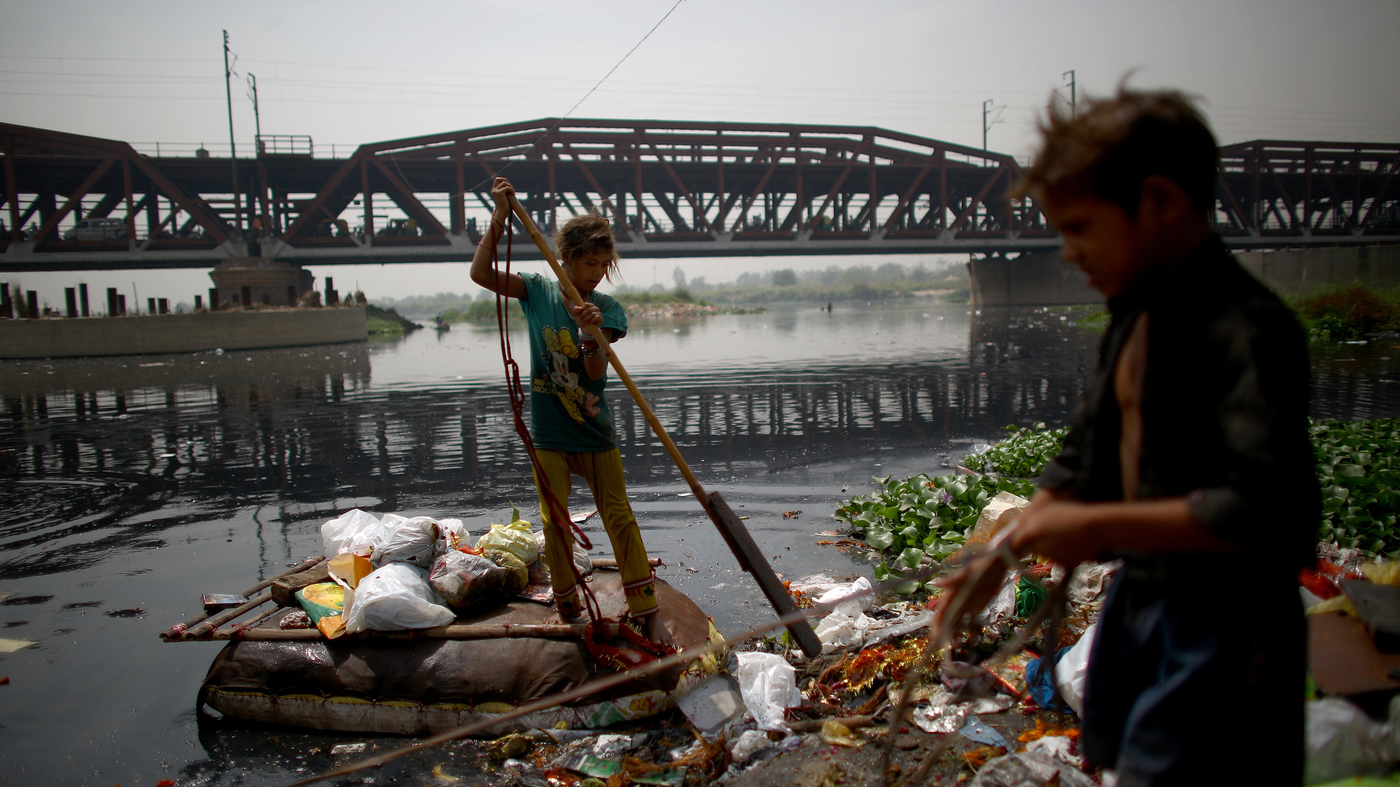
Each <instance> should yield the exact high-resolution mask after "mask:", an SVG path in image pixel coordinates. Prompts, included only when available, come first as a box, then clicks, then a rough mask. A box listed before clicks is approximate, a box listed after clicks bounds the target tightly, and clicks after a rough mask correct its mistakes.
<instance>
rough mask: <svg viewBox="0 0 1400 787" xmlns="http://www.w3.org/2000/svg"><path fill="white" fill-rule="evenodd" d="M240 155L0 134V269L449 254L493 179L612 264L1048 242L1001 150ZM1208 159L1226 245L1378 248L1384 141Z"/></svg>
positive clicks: (450, 149) (633, 132) (605, 129)
mask: <svg viewBox="0 0 1400 787" xmlns="http://www.w3.org/2000/svg"><path fill="white" fill-rule="evenodd" d="M259 152H260V155H258V156H257V157H256V158H248V159H238V160H236V161H235V160H230V159H227V158H211V157H209V156H207V155H200V156H195V157H189V156H185V157H148V156H144V155H141V154H139V153H137V152H136V151H135V150H134V149H133V148H132V147H131V146H130V145H128V144H126V143H124V142H116V141H112V140H104V139H98V138H94V137H82V136H78V135H73V134H64V133H60V132H54V131H47V130H43V129H34V128H27V127H24V126H15V125H11V124H3V123H0V153H2V154H3V160H4V172H5V191H4V194H3V203H0V217H3V218H4V220H5V221H6V226H5V230H4V232H3V233H0V244H3V246H2V247H0V248H3V255H0V268H7V269H10V270H40V269H45V268H58V269H62V268H69V269H72V268H122V267H129V268H137V267H141V268H153V267H195V266H206V265H209V264H211V262H217V261H218V260H220V259H224V258H228V257H247V256H261V257H266V258H273V259H278V260H282V261H286V262H298V263H305V262H315V261H320V262H344V263H352V262H366V263H375V262H378V263H383V262H417V261H454V260H455V261H461V260H466V259H469V258H470V256H471V254H472V252H473V250H474V247H475V243H476V241H477V240H478V239H479V238H480V233H479V232H478V227H485V226H486V221H487V216H489V214H490V210H491V207H492V204H493V203H492V200H491V197H490V194H489V189H490V185H491V180H492V178H493V177H494V176H496V175H504V176H506V177H508V178H510V180H511V182H512V183H513V184H514V186H515V188H516V191H517V194H518V195H519V197H520V199H521V202H522V203H523V204H524V205H525V207H526V209H527V210H529V211H530V212H531V214H532V215H533V217H534V219H535V221H536V223H537V224H538V225H539V226H540V227H541V228H542V229H544V230H545V231H546V232H548V231H549V230H550V229H552V228H554V227H557V226H559V225H560V224H562V223H563V222H564V221H565V220H567V218H568V217H569V216H571V215H574V214H577V213H580V212H583V211H590V210H591V211H597V212H599V213H602V214H604V215H606V216H608V217H609V218H610V219H611V220H612V223H613V226H614V231H615V233H616V234H617V236H618V239H619V241H620V248H619V251H621V252H622V253H623V254H624V255H625V256H632V257H679V256H715V255H746V256H749V255H752V256H759V255H775V254H851V253H889V252H899V253H906V252H921V253H922V252H977V253H1006V252H1022V251H1037V250H1048V249H1053V248H1055V247H1057V246H1058V244H1059V239H1058V236H1057V235H1056V233H1055V232H1054V230H1053V228H1051V227H1050V226H1049V225H1048V223H1047V222H1046V220H1045V218H1044V216H1043V215H1042V214H1041V212H1040V209H1039V206H1038V205H1037V204H1036V202H1035V201H1034V199H1032V198H1029V197H1028V198H1012V197H1010V196H1008V195H1009V193H1010V191H1011V188H1012V186H1013V185H1014V184H1015V183H1016V181H1017V180H1018V179H1019V178H1020V177H1021V175H1022V172H1021V168H1020V166H1019V165H1018V163H1017V162H1016V161H1015V160H1014V159H1012V158H1011V157H1010V156H1006V155H1003V154H999V153H991V152H987V151H983V150H978V149H975V148H968V147H964V146H960V145H954V144H951V143H946V142H940V141H938V140H933V139H927V138H923V137H916V136H912V135H908V134H901V133H898V132H892V131H887V130H883V129H878V128H871V127H857V126H807V125H760V124H740V123H677V122H661V121H623V120H570V121H558V120H551V119H545V120H538V121H530V122H525V123H515V124H509V125H503V126H493V127H488V128H481V129H472V130H466V131H458V132H451V133H445V134H435V135H430V136H424V137H416V138H412V139H404V140H394V141H388V142H380V143H374V144H369V145H363V146H361V147H360V148H358V149H357V150H356V151H355V153H354V154H353V155H352V156H350V157H349V158H348V159H335V158H316V157H314V156H313V155H312V152H313V151H312V146H311V144H310V141H309V140H306V144H305V145H304V146H298V147H297V148H296V149H290V148H289V149H288V150H287V151H283V150H281V148H279V147H278V146H275V145H267V146H260V151H259ZM1221 153H1222V159H1223V162H1224V167H1223V170H1222V176H1221V181H1220V183H1219V185H1218V189H1217V191H1218V197H1219V199H1218V202H1217V213H1216V224H1217V228H1218V229H1219V231H1220V232H1221V234H1223V235H1225V236H1226V238H1227V241H1228V242H1230V243H1231V245H1235V246H1239V247H1268V246H1297V245H1309V244H1317V245H1335V244H1338V243H1377V242H1400V223H1398V222H1397V218H1396V211H1397V205H1400V184H1397V183H1396V178H1395V176H1396V172H1397V170H1398V169H1400V146H1397V145H1356V144H1332V143H1278V142H1256V143H1248V144H1244V145H1235V146H1230V147H1226V148H1223V149H1222V150H1221ZM102 217H114V218H116V219H119V220H120V226H121V228H122V231H121V232H120V233H119V235H120V236H119V237H113V236H112V233H110V232H108V233H106V234H104V233H100V232H99V233H93V232H91V231H87V232H76V229H77V228H78V222H79V221H80V220H83V219H88V220H89V221H88V223H89V224H90V223H91V220H92V219H93V218H102ZM108 224H109V225H110V224H111V223H110V222H109V223H108ZM112 226H115V225H112ZM108 229H109V230H110V227H109V228H108ZM518 250H519V251H520V252H521V256H525V255H528V254H531V253H534V252H533V247H532V246H531V245H530V244H519V248H518Z"/></svg>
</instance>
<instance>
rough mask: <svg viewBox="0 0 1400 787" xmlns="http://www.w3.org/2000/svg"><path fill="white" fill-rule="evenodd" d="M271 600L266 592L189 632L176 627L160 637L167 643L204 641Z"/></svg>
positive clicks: (192, 628)
mask: <svg viewBox="0 0 1400 787" xmlns="http://www.w3.org/2000/svg"><path fill="white" fill-rule="evenodd" d="M271 600H272V593H270V592H266V591H264V592H262V593H259V594H258V595H256V596H254V597H252V598H250V599H248V603H247V604H244V605H243V606H241V607H235V608H233V609H230V610H225V611H223V612H220V613H219V614H217V615H215V616H214V617H212V618H209V619H208V620H205V621H203V622H201V623H198V624H196V625H194V626H191V627H190V628H189V629H188V630H179V631H177V630H176V627H172V628H171V629H170V630H169V631H165V632H162V633H161V635H160V637H161V639H163V640H165V641H166V642H181V641H188V640H192V639H203V638H204V637H205V636H207V635H209V634H213V633H214V631H215V630H217V629H218V628H219V626H222V625H223V624H225V623H227V622H229V621H230V620H234V619H237V618H240V617H242V616H244V615H246V614H248V613H249V612H252V611H253V610H254V609H257V608H258V607H260V606H262V605H263V604H266V603H267V602H269V601H271Z"/></svg>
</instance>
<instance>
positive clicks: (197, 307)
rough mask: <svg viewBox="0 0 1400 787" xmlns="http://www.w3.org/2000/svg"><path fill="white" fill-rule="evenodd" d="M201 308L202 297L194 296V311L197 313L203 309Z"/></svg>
mask: <svg viewBox="0 0 1400 787" xmlns="http://www.w3.org/2000/svg"><path fill="white" fill-rule="evenodd" d="M203 308H204V296H203V295H196V296H194V310H195V311H199V310H200V309H203Z"/></svg>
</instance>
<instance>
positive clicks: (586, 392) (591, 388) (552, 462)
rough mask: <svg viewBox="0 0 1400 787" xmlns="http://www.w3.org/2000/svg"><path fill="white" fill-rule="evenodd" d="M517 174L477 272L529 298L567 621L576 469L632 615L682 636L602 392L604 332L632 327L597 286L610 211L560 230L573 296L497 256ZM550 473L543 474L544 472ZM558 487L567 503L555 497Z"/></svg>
mask: <svg viewBox="0 0 1400 787" xmlns="http://www.w3.org/2000/svg"><path fill="white" fill-rule="evenodd" d="M514 193H515V189H514V188H512V187H511V185H510V181H508V180H506V179H505V178H499V177H498V178H496V180H495V182H494V183H493V185H492V187H491V196H492V197H494V198H495V200H496V209H495V211H494V213H493V214H492V216H491V226H490V227H488V228H487V230H486V232H485V234H484V236H483V237H482V239H481V242H480V243H478V244H477V249H476V255H475V256H474V257H472V267H471V277H472V281H474V282H476V283H477V284H479V285H481V286H482V287H485V288H486V289H488V290H491V291H492V292H495V293H499V294H501V295H505V296H508V297H511V298H516V299H518V300H519V301H520V306H521V308H522V309H523V310H524V312H525V318H526V321H527V323H528V326H529V332H530V383H529V386H530V438H531V440H532V441H533V442H534V444H535V453H536V456H537V458H538V460H539V466H538V467H537V468H536V470H535V486H536V488H537V489H538V491H539V496H540V518H541V519H542V520H543V522H544V534H545V562H546V563H547V564H548V565H549V574H550V580H551V582H552V583H553V587H554V607H555V610H556V611H557V612H558V614H559V618H560V619H561V620H562V621H565V622H567V621H572V620H574V619H576V618H577V617H578V616H579V615H580V614H582V613H583V609H584V607H583V602H582V599H581V597H580V595H579V588H578V585H577V577H576V573H575V570H574V567H573V537H572V535H571V534H570V532H569V522H568V520H567V519H565V520H563V521H559V520H558V517H557V516H556V511H557V512H558V514H559V515H564V514H567V506H568V500H569V492H570V490H571V489H572V485H573V476H575V475H577V476H581V477H582V478H583V480H584V482H585V483H587V484H588V488H589V490H590V491H592V493H593V500H594V502H595V503H596V504H597V506H598V514H599V515H600V517H601V518H602V520H603V527H604V528H605V529H606V530H607V533H608V538H609V540H611V541H612V546H613V552H614V553H615V554H616V555H617V562H618V566H619V568H620V569H621V573H622V587H623V591H624V593H625V594H626V596H627V608H628V618H629V621H630V622H631V623H632V624H633V626H634V627H635V628H637V629H639V630H640V631H641V632H642V633H643V634H645V635H646V636H648V637H650V638H651V640H652V641H653V642H657V643H660V644H662V645H666V646H669V647H674V646H675V641H674V638H673V637H672V635H671V633H670V632H669V631H668V630H667V629H666V626H665V623H664V622H663V621H662V619H661V616H660V615H658V614H657V611H658V607H657V601H656V591H655V578H654V576H653V574H652V571H651V565H650V563H649V562H648V561H647V553H646V546H645V545H644V544H643V543H642V535H641V531H640V529H639V528H638V526H637V517H636V516H635V515H634V514H633V513H632V506H631V504H630V503H629V502H628V500H627V484H626V482H625V480H624V479H623V474H622V454H621V452H620V451H619V450H618V447H617V435H616V433H615V432H614V429H613V421H612V415H611V413H610V412H609V410H608V403H607V400H606V398H605V397H604V395H603V387H604V385H605V384H606V382H607V369H608V359H607V357H606V355H605V351H604V349H603V346H602V345H601V344H599V342H598V339H597V337H598V336H603V337H604V338H606V339H607V340H608V342H615V341H617V340H619V339H621V338H622V337H624V336H626V335H627V313H626V311H625V310H624V309H623V308H622V305H621V304H620V303H618V302H617V301H616V300H614V299H613V298H612V297H611V296H608V295H605V294H603V293H601V292H598V291H597V288H598V284H599V283H600V282H602V281H603V280H604V279H608V280H611V279H612V274H613V272H614V271H616V270H617V265H618V257H617V251H616V245H615V243H614V241H613V234H612V229H611V228H610V227H609V226H608V221H607V219H605V218H603V217H602V216H600V215H598V214H596V213H585V214H583V215H580V216H575V217H573V218H571V219H569V220H568V221H567V222H565V223H564V226H563V227H562V228H561V229H560V230H559V232H558V234H557V235H556V236H555V239H554V245H555V248H556V249H557V250H558V253H559V259H560V262H561V267H562V268H563V269H564V272H565V274H566V275H567V276H568V277H569V281H571V282H572V283H573V285H574V287H575V288H577V289H578V291H579V294H580V295H581V296H582V297H583V299H584V300H585V301H586V303H584V305H583V306H573V305H572V304H570V303H569V300H568V297H567V296H565V295H564V292H563V290H562V285H561V283H560V282H558V281H556V280H555V279H554V278H553V277H550V276H542V275H540V274H538V273H525V274H519V273H514V272H512V273H505V272H502V271H498V270H496V269H495V267H494V266H493V265H492V257H493V250H494V248H495V245H496V242H497V241H499V240H500V239H501V236H502V235H503V234H504V233H505V225H506V222H507V221H509V219H510V201H509V200H510V197H511V196H512V195H513V194H514ZM542 476H543V477H542ZM550 496H553V497H554V498H555V500H557V501H558V505H557V506H556V505H553V504H552V503H551V501H550V499H549V498H550Z"/></svg>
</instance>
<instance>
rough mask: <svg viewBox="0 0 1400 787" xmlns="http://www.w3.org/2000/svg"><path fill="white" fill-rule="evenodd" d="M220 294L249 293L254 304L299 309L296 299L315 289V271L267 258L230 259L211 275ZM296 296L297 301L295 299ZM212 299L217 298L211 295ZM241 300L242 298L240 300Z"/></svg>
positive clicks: (248, 295) (249, 303) (244, 305)
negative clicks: (313, 273)
mask: <svg viewBox="0 0 1400 787" xmlns="http://www.w3.org/2000/svg"><path fill="white" fill-rule="evenodd" d="M209 278H211V279H213V280H214V286H215V287H216V288H217V289H218V291H219V292H237V293H247V300H248V301H249V302H248V303H241V304H239V305H241V306H243V307H245V308H247V307H249V306H250V305H251V304H256V303H267V304H271V305H273V306H296V299H297V298H300V297H301V296H302V295H303V294H304V293H306V292H307V291H308V290H310V289H311V287H312V283H313V277H312V275H311V271H308V270H304V269H303V268H302V267H301V266H300V265H290V264H288V263H285V262H277V261H276V260H269V259H267V258H264V257H230V258H228V259H226V260H224V261H223V262H221V263H219V266H218V267H217V268H215V269H214V270H213V271H211V272H210V273H209ZM293 294H295V297H293ZM210 297H211V299H212V298H213V294H212V291H211V295H210ZM240 300H241V298H240Z"/></svg>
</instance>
